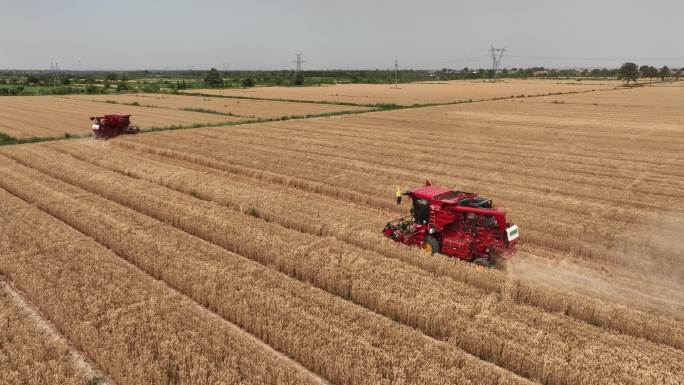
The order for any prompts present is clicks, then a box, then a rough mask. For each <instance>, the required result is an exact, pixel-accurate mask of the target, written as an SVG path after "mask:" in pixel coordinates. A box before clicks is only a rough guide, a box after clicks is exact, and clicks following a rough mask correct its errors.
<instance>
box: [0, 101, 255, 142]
mask: <svg viewBox="0 0 684 385" xmlns="http://www.w3.org/2000/svg"><path fill="white" fill-rule="evenodd" d="M116 113H126V114H132V115H133V116H132V120H133V124H135V125H137V126H139V127H140V128H142V129H146V128H152V127H169V126H189V125H194V124H217V123H224V122H234V121H240V120H244V119H243V118H238V117H233V116H223V115H216V114H204V113H198V112H190V111H175V110H169V109H161V108H145V107H136V106H117V105H113V104H105V103H98V102H92V101H87V100H70V99H65V98H62V97H57V96H11V97H9V96H8V97H0V132H2V133H4V134H7V135H9V136H11V137H14V138H17V139H25V138H31V137H54V136H63V135H64V134H66V133H68V134H88V133H90V132H91V122H90V121H89V120H88V119H89V118H90V117H91V116H97V115H104V114H116Z"/></svg>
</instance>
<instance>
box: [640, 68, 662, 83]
mask: <svg viewBox="0 0 684 385" xmlns="http://www.w3.org/2000/svg"><path fill="white" fill-rule="evenodd" d="M643 67H646V68H645V69H644V70H643V71H641V76H642V77H645V78H648V81H649V83H650V82H652V81H653V78H654V77H656V76H658V69H657V68H655V67H653V66H642V67H641V68H643Z"/></svg>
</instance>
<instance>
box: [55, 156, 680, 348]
mask: <svg viewBox="0 0 684 385" xmlns="http://www.w3.org/2000/svg"><path fill="white" fill-rule="evenodd" d="M45 146H47V147H51V148H54V149H56V150H58V151H61V152H64V153H67V154H70V155H72V156H74V157H76V158H78V159H81V160H85V161H89V162H92V163H95V164H98V165H100V166H102V167H106V168H109V169H111V170H114V171H117V172H120V173H122V174H125V175H129V176H132V177H135V178H139V179H145V180H148V181H151V182H154V183H157V184H160V185H163V186H166V187H169V188H172V189H174V190H177V191H181V192H185V193H187V194H191V195H193V196H195V197H198V198H201V199H204V200H209V201H214V202H216V203H219V204H221V205H223V206H226V207H229V208H232V209H234V210H238V211H241V212H250V210H254V213H255V214H256V215H257V216H258V217H260V218H263V219H265V220H267V221H274V222H277V223H280V224H283V225H285V226H287V227H289V228H293V229H296V230H298V231H301V232H306V233H310V234H314V235H333V236H335V237H337V238H338V239H340V240H343V241H345V242H347V243H350V244H353V245H356V246H358V247H361V248H364V249H368V250H374V251H376V252H378V253H380V254H383V255H385V256H389V257H392V258H396V259H400V260H402V261H404V262H407V263H409V264H412V265H414V266H418V267H421V268H423V269H426V270H428V271H431V272H433V273H436V274H437V275H442V276H443V275H446V276H450V277H454V278H457V279H458V280H459V281H463V282H467V283H469V284H473V285H475V286H476V287H478V288H481V289H484V290H486V291H488V292H491V291H495V292H499V293H502V294H504V295H505V296H510V297H512V298H513V299H515V300H516V301H519V302H521V303H527V304H531V305H533V306H538V307H541V308H543V309H546V310H549V311H552V312H562V313H564V314H567V315H571V316H572V317H575V318H577V319H579V320H583V321H586V322H590V323H592V324H596V325H601V326H603V327H609V328H612V329H614V330H617V331H620V332H622V333H626V334H629V335H633V336H637V337H644V338H647V339H649V340H651V341H654V342H659V343H665V344H668V345H671V346H674V347H679V348H682V347H684V335H683V333H682V331H683V330H684V328H682V324H681V323H678V322H676V321H672V320H667V319H664V318H662V317H655V316H650V315H647V314H644V313H641V312H638V311H635V310H632V309H627V308H624V307H620V306H614V305H608V304H606V303H602V302H600V301H597V300H590V299H588V298H582V297H576V296H573V295H571V294H568V293H561V292H558V291H555V290H552V289H550V288H547V287H539V286H530V285H529V284H527V283H524V282H521V281H519V280H515V281H512V280H510V278H508V277H506V276H504V275H502V274H500V273H498V272H495V271H479V270H476V269H471V268H468V267H467V266H463V265H461V264H453V263H448V261H446V260H440V259H426V258H424V257H423V255H422V254H419V253H418V252H415V251H413V250H411V249H407V248H405V247H403V246H401V245H394V244H388V242H386V240H385V239H384V237H383V236H382V235H381V234H380V233H379V232H378V231H377V229H379V228H381V227H382V226H383V225H384V222H383V221H384V220H385V219H384V218H386V217H387V216H388V215H391V213H387V212H382V211H376V210H373V209H369V208H366V207H359V206H357V205H353V204H350V203H346V202H344V201H339V200H332V201H331V200H330V199H322V197H320V196H317V195H316V194H312V193H307V192H302V191H298V190H295V189H292V188H285V189H283V187H282V186H279V185H277V184H272V183H268V182H267V181H263V182H260V183H259V184H255V183H254V180H253V179H252V178H251V177H245V176H242V175H239V174H225V173H222V172H218V171H216V170H212V169H210V168H206V167H202V166H199V165H196V164H192V163H188V162H185V161H179V160H174V159H169V158H158V157H145V156H136V155H134V154H133V153H131V152H130V151H122V150H121V149H119V148H117V147H111V146H110V147H108V148H107V149H106V151H103V149H101V148H99V147H96V146H75V145H73V144H71V143H49V144H46V145H45ZM132 164H135V166H132ZM282 202H288V203H287V204H283V203H282ZM304 206H306V207H307V210H301V209H299V208H300V207H304ZM485 273H486V274H485Z"/></svg>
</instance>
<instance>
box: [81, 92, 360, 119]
mask: <svg viewBox="0 0 684 385" xmlns="http://www.w3.org/2000/svg"><path fill="white" fill-rule="evenodd" d="M67 98H69V99H77V100H91V101H97V102H115V103H124V104H130V103H138V104H140V105H141V106H143V107H145V106H148V107H160V108H171V109H178V110H183V109H196V110H201V109H204V110H209V111H215V112H219V113H222V114H231V115H234V116H237V117H241V118H245V119H256V118H262V119H275V118H282V117H289V116H305V115H320V114H329V113H334V112H351V111H367V110H370V109H369V108H361V107H355V106H343V105H334V104H317V103H293V102H278V101H270V100H250V99H235V98H221V97H204V96H187V95H167V94H122V95H79V96H67ZM120 108H125V107H123V106H121V107H120Z"/></svg>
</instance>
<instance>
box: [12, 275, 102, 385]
mask: <svg viewBox="0 0 684 385" xmlns="http://www.w3.org/2000/svg"><path fill="white" fill-rule="evenodd" d="M12 291H13V290H12V289H11V288H10V287H9V285H8V284H7V283H6V282H3V281H2V279H1V278H0V325H2V332H0V384H2V385H10V384H64V385H76V384H79V385H80V384H84V383H86V381H88V379H89V378H91V376H89V374H90V373H88V372H87V371H86V370H84V369H83V368H80V367H78V366H76V364H75V362H74V361H72V359H71V356H70V352H69V348H68V346H67V344H66V342H65V341H64V340H61V339H57V338H55V337H54V336H53V335H51V334H50V333H49V332H48V331H46V330H45V329H44V328H43V326H42V325H41V324H40V322H39V321H38V320H37V319H35V318H33V317H32V316H31V315H30V314H29V313H28V312H27V311H26V309H25V308H23V307H22V304H20V303H18V302H17V301H16V300H15V299H14V297H13V294H14V293H13V292H12Z"/></svg>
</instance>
